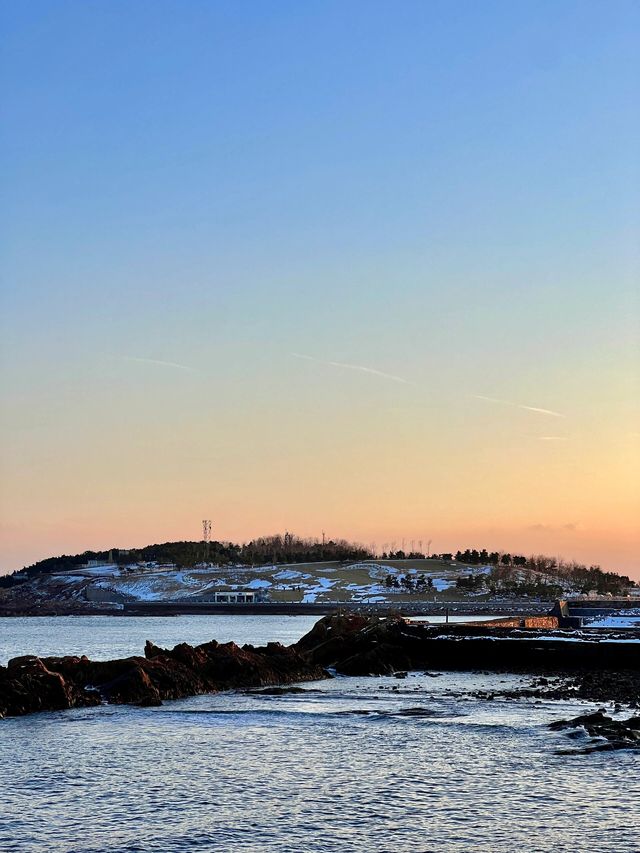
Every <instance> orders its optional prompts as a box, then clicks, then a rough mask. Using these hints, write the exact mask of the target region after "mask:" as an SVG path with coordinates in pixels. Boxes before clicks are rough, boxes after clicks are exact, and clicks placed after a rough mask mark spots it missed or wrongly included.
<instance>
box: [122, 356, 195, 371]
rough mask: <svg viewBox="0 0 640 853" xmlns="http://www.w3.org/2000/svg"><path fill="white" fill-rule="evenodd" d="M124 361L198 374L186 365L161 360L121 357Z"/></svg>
mask: <svg viewBox="0 0 640 853" xmlns="http://www.w3.org/2000/svg"><path fill="white" fill-rule="evenodd" d="M120 358H121V359H123V361H136V362H139V363H141V364H155V365H157V366H159V367H171V368H173V369H174V370H186V371H187V372H188V373H198V371H197V370H196V369H195V368H193V367H188V366H187V365H186V364H178V363H177V362H175V361H162V360H161V359H159V358H140V357H138V356H135V355H121V356H120Z"/></svg>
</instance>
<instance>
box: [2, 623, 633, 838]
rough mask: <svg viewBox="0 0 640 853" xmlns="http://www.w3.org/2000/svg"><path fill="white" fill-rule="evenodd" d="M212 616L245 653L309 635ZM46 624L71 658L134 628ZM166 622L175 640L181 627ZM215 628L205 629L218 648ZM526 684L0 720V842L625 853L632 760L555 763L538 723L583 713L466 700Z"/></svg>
mask: <svg viewBox="0 0 640 853" xmlns="http://www.w3.org/2000/svg"><path fill="white" fill-rule="evenodd" d="M200 618H206V617H184V619H185V620H187V621H186V623H183V625H182V634H181V636H180V637H175V636H174V635H173V634H171V633H167V634H166V635H165V636H166V637H167V639H163V637H162V636H160V635H159V634H154V633H153V631H150V630H149V627H147V628H146V629H145V632H146V633H145V637H146V636H149V638H150V639H154V640H155V641H157V642H159V643H161V644H162V643H163V642H164V643H167V644H171V643H172V642H173V641H174V639H175V640H176V641H178V640H179V639H186V640H188V641H190V642H196V641H199V639H198V638H200V639H211V636H207V637H201V636H200V633H199V632H200V631H201V629H202V626H201V625H199V624H197V620H199V619H200ZM214 618H215V619H216V620H219V619H221V618H224V619H225V620H229V622H228V624H226V625H225V631H226V630H228V631H229V632H231V635H235V637H236V638H238V639H239V640H241V641H247V640H253V641H254V642H256V643H258V642H263V641H264V640H265V639H267V637H266V636H264V635H263V633H261V632H263V631H264V630H268V631H270V632H271V636H270V637H269V639H285V640H288V639H289V638H291V637H292V636H294V635H295V634H297V635H301V634H303V633H304V632H305V631H306V630H307V628H308V624H309V620H308V619H307V618H306V617H257V618H258V619H264V618H268V619H270V620H274V622H273V623H272V624H271V625H268V626H266V625H262V624H261V623H258V624H256V625H252V624H250V623H253V621H254V619H253V617H242V616H240V617H237V616H236V617H214ZM297 620H299V621H297ZM35 621H36V620H3V624H2V626H1V630H2V634H0V655H1V657H2V659H3V660H4V659H6V658H7V657H10V656H12V655H13V654H14V652H15V650H16V647H17V646H20V644H21V643H22V645H21V647H20V650H21V651H30V650H35V649H36V648H37V643H35V644H32V645H31V647H29V637H30V635H31V633H32V632H31V630H30V628H29V624H30V623H32V622H35ZM48 621H49V623H51V624H50V627H49V628H47V629H45V628H42V633H41V634H40V636H39V640H44V639H45V638H47V640H48V641H55V640H56V636H55V634H56V632H59V646H60V648H57V647H56V650H57V651H59V650H68V648H67V647H65V648H64V649H62V646H63V645H64V644H65V643H67V642H68V640H69V637H70V635H71V636H75V639H74V643H77V650H90V649H100V648H102V649H103V650H108V648H109V642H111V641H113V639H114V637H115V636H119V637H120V639H119V640H118V642H119V643H120V644H121V647H124V646H125V645H126V643H127V639H126V637H124V636H123V635H122V632H124V633H125V634H127V632H128V631H129V630H131V632H132V634H134V635H135V642H136V643H138V639H139V636H141V635H139V634H138V631H139V628H138V627H137V626H135V625H134V624H131V626H130V629H129V628H127V625H128V623H135V622H137V621H138V620H129V619H112V620H108V618H107V617H98V618H95V617H93V618H90V619H89V621H88V622H80V621H78V618H74V619H67V618H60V617H58V618H57V619H50V620H48ZM142 621H144V622H145V623H146V625H147V626H149V624H150V623H151V622H152V620H149V619H145V620H142ZM160 621H161V620H158V622H160ZM170 621H171V622H172V623H175V624H176V630H178V627H179V625H178V623H180V622H181V621H182V620H181V619H172V620H170ZM7 622H12V623H14V625H13V627H12V628H7V625H6V623H7ZM70 622H71V623H72V624H71V625H70V624H69V623H70ZM109 622H117V623H118V625H117V626H114V625H111V624H108V623H109ZM18 623H26V624H18ZM53 623H55V626H54V625H53ZM215 624H216V625H217V626H218V629H219V630H218V634H219V636H218V637H216V638H217V639H227V638H228V636H230V635H228V634H226V633H225V634H224V635H223V634H221V633H220V632H221V630H222V625H221V624H220V623H219V622H216V623H215ZM173 630H174V629H173V628H170V627H167V631H169V632H170V631H173ZM112 631H113V632H115V633H114V634H112V633H111V632H112ZM252 631H253V632H255V634H256V635H255V636H249V634H251V632H252ZM47 632H48V633H47ZM51 632H53V633H51ZM36 633H37V631H36ZM20 635H22V636H20ZM45 635H46V637H45ZM294 638H295V637H294ZM7 643H8V644H9V645H7ZM114 653H115V649H114ZM107 656H109V655H107ZM525 682H526V678H525V679H524V681H523V677H521V676H517V675H504V674H500V675H483V674H481V673H442V674H441V675H439V677H432V676H428V675H425V674H424V673H411V674H410V675H409V677H408V678H406V679H403V680H398V679H395V678H336V679H333V680H329V681H322V682H317V683H313V684H305V685H303V687H304V688H305V690H307V691H308V692H305V693H302V694H289V695H283V696H264V695H256V694H246V693H223V694H218V695H213V696H199V697H195V698H191V699H184V700H179V701H176V702H167V703H165V704H164V705H163V706H162V707H160V708H145V709H140V708H127V707H114V706H100V707H97V708H90V709H79V710H73V711H65V712H56V713H45V714H38V715H33V716H30V717H25V718H17V719H8V720H4V721H0V850H1V851H3V853H4V851H20V853H23V851H24V853H27V851H28V852H29V853H31V851H38V853H39V851H43V852H44V851H55V853H62V852H63V851H64V853H102V851H113V853H125V851H126V853H134V851H140V852H141V853H143V851H144V853H146V851H150V852H151V851H153V853H156V851H157V853H173V852H174V851H176V853H178V851H180V853H182V851H185V853H186V851H221V852H222V851H224V853H227V851H229V853H235V852H236V851H238V853H258V851H265V853H267V851H268V853H306V851H311V853H313V852H314V851H317V853H320V851H322V853H325V851H326V853H360V851H362V853H382V852H383V851H389V853H420V851H437V853H463V851H464V853H469V851H487V853H490V851H491V853H515V851H518V850H526V851H528V853H535V851H541V853H542V851H545V853H547V851H549V850H553V851H561V852H562V853H563V851H567V853H569V851H571V853H579V851H590V853H591V851H596V853H608V851H611V853H614V851H616V853H618V851H619V852H620V853H637V851H638V850H640V826H639V825H638V810H639V806H640V754H638V753H633V752H626V751H621V752H614V753H595V754H592V755H571V756H566V755H559V754H557V750H558V749H562V748H567V747H572V746H575V745H576V741H571V740H569V739H568V738H567V737H566V735H564V734H562V733H556V732H550V731H549V730H548V729H547V728H546V724H547V723H548V722H549V721H551V720H554V719H559V718H562V717H567V716H572V715H575V714H578V713H582V712H584V711H585V710H590V709H592V708H593V707H594V706H593V705H592V704H590V703H581V702H546V701H537V700H514V701H506V700H496V701H491V702H488V701H484V700H479V699H476V698H474V697H473V695H472V693H473V691H474V690H477V689H479V688H484V689H486V688H489V689H490V688H502V687H509V686H519V685H522V684H523V683H525ZM416 708H417V709H420V713H419V714H416V713H415V711H413V712H411V713H410V714H407V713H406V712H407V711H408V710H410V709H416ZM578 743H579V742H578Z"/></svg>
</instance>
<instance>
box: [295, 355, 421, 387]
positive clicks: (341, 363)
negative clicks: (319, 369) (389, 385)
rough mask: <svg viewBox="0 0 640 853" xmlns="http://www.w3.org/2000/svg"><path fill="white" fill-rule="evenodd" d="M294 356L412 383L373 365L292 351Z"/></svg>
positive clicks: (404, 383)
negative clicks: (365, 365) (315, 356)
mask: <svg viewBox="0 0 640 853" xmlns="http://www.w3.org/2000/svg"><path fill="white" fill-rule="evenodd" d="M291 355H292V356H293V357H294V358H303V359H305V360H306V361H314V362H315V363H316V364H324V365H325V366H326V367H342V368H344V369H346V370H358V371H359V372H360V373H370V374H371V375H372V376H380V377H382V379H391V381H392V382H401V383H402V384H403V385H413V382H410V381H409V380H408V379H403V378H402V376H394V375H393V374H392V373H384V372H383V371H382V370H376V369H375V368H373V367H363V366H362V365H361V364H347V363H346V362H344V361H323V360H322V359H320V358H314V357H313V356H312V355H303V354H302V353H299V352H292V353H291Z"/></svg>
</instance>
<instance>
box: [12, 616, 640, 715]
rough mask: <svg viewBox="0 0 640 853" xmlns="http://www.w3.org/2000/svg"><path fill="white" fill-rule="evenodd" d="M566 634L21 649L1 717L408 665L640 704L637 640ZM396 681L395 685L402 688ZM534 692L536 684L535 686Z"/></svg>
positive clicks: (335, 634) (436, 633)
mask: <svg viewBox="0 0 640 853" xmlns="http://www.w3.org/2000/svg"><path fill="white" fill-rule="evenodd" d="M567 639H571V638H570V637H567V635H566V634H562V635H558V634H555V633H553V632H551V631H521V630H517V629H513V628H504V627H491V626H487V625H425V624H420V623H411V622H407V621H406V620H405V619H403V618H402V617H400V616H376V615H373V616H364V615H362V614H358V613H349V614H347V615H342V614H334V615H331V616H326V617H325V618H323V619H321V620H320V621H319V622H317V623H316V624H315V625H314V627H313V628H312V629H311V631H309V633H308V634H306V635H305V636H304V637H303V638H302V639H301V640H300V641H299V642H298V643H296V644H294V645H292V646H288V647H285V646H283V645H281V644H280V643H268V644H267V645H266V646H261V647H254V646H251V645H244V646H242V647H239V646H237V645H236V644H235V643H217V642H216V641H215V640H214V641H211V642H210V643H204V644H202V645H200V646H190V645H188V644H187V643H180V644H179V645H177V646H175V648H173V649H170V650H169V649H162V648H160V647H158V646H156V645H154V644H153V643H150V642H147V644H146V647H145V654H144V657H130V658H125V659H121V660H113V661H90V660H88V658H86V657H58V658H55V657H49V658H43V659H39V658H36V657H33V656H26V657H22V658H15V659H14V660H12V661H10V662H9V665H8V666H7V667H0V717H3V716H10V715H17V714H28V713H30V712H32V711H40V710H58V709H62V708H74V707H82V706H88V705H95V704H97V703H98V702H101V701H106V702H112V703H116V704H123V703H126V704H136V705H157V704H159V703H161V702H162V701H163V700H165V699H178V698H180V697H183V696H193V695H196V694H199V693H207V692H215V691H217V690H227V689H247V688H259V687H269V686H274V685H279V686H281V685H287V684H293V683H295V682H299V681H311V680H316V679H320V678H326V677H329V675H328V672H327V670H329V671H335V672H336V673H338V674H343V675H354V676H361V675H394V674H395V675H396V676H397V677H398V678H403V677H405V674H406V673H407V672H408V671H409V670H432V669H437V670H463V671H464V670H466V671H469V670H475V671H482V672H486V673H488V671H489V670H491V671H494V672H495V671H511V672H529V673H537V674H540V675H542V674H543V673H544V674H545V675H548V674H549V673H551V672H553V673H554V674H556V675H557V674H558V673H562V674H563V675H564V678H565V681H564V684H560V685H559V684H558V683H557V682H554V683H553V684H552V683H551V682H549V681H548V679H547V678H541V679H539V680H538V682H537V685H536V686H534V687H533V689H532V690H529V691H528V692H527V691H526V690H522V691H520V692H519V693H517V691H502V692H498V691H496V692H495V693H493V692H492V693H489V694H486V695H483V698H487V699H492V698H494V696H505V697H506V696H510V697H512V698H516V695H522V696H524V695H530V696H532V695H534V696H537V697H545V698H566V697H567V696H572V697H576V696H578V697H579V698H588V699H595V700H596V701H611V700H613V701H616V702H618V703H622V704H634V703H635V704H638V702H639V701H640V643H637V642H635V643H633V642H630V643H624V642H619V641H617V642H616V643H612V642H608V641H607V640H606V638H604V639H600V638H598V639H596V640H590V639H584V638H580V639H579V641H577V642H567ZM394 689H397V687H395V688H394ZM534 691H535V692H534Z"/></svg>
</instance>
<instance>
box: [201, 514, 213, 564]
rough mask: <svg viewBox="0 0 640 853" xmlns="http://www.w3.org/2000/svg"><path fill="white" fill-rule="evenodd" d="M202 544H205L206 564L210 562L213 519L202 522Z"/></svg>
mask: <svg viewBox="0 0 640 853" xmlns="http://www.w3.org/2000/svg"><path fill="white" fill-rule="evenodd" d="M202 542H203V544H204V559H205V562H208V561H209V552H210V550H211V519H209V518H205V519H203V521H202Z"/></svg>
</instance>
